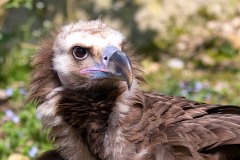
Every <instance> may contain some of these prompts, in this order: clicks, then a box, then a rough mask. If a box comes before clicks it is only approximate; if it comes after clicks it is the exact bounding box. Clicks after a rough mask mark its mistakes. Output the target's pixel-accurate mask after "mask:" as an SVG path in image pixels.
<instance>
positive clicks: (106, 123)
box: [37, 82, 143, 160]
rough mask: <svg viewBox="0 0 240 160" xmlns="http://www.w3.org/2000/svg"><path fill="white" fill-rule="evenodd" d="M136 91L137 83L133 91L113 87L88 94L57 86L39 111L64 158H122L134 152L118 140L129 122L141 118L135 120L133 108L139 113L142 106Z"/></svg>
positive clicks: (40, 106) (70, 159) (50, 136)
mask: <svg viewBox="0 0 240 160" xmlns="http://www.w3.org/2000/svg"><path fill="white" fill-rule="evenodd" d="M136 92H138V89H137V82H134V85H133V88H132V90H131V91H128V90H126V88H125V89H121V88H119V87H114V88H106V89H105V90H101V92H100V91H98V92H88V91H84V90H78V91H76V90H69V89H64V88H62V87H58V88H55V89H54V90H53V91H52V92H50V93H49V94H48V96H47V97H46V100H45V102H43V103H42V104H40V105H39V106H38V108H37V112H38V114H39V115H40V116H41V120H42V123H43V127H44V128H46V129H50V134H49V138H50V139H51V140H52V141H53V142H54V144H55V146H56V147H57V148H58V149H59V150H60V152H61V153H62V155H63V157H64V158H66V159H68V160H78V159H79V157H83V158H84V159H116V157H117V158H120V159H121V158H123V157H122V155H123V153H126V152H130V151H131V150H129V146H128V147H126V146H123V145H122V144H123V143H122V142H119V139H122V141H124V136H121V134H122V133H120V132H121V131H122V128H124V125H129V124H127V123H125V122H126V121H129V120H130V119H131V120H132V122H133V123H134V122H135V121H137V120H138V117H139V116H135V117H136V118H135V119H133V118H132V115H131V113H130V112H131V109H133V108H130V106H134V107H136V108H138V111H139V110H141V108H142V104H143V103H142V97H141V96H136ZM133 95H135V96H133ZM138 95H141V94H140V93H138ZM134 114H136V112H134ZM138 114H139V113H138ZM139 115H140V114H139ZM124 123H125V124H124ZM129 123H131V121H130V122H129ZM117 144H121V145H119V146H118V145H117ZM113 148H115V149H113ZM124 149H125V150H124ZM129 154H130V153H129ZM93 157H95V158H93Z"/></svg>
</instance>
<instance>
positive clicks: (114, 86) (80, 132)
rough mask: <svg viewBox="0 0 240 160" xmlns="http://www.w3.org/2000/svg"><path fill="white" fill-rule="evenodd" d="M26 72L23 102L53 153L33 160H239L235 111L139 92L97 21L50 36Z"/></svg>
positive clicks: (123, 57) (130, 69)
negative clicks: (31, 104) (32, 106)
mask: <svg viewBox="0 0 240 160" xmlns="http://www.w3.org/2000/svg"><path fill="white" fill-rule="evenodd" d="M33 66H34V70H33V75H32V81H31V84H30V96H29V100H31V101H35V102H36V103H37V112H38V113H39V114H40V115H41V120H42V124H43V128H45V129H48V130H49V138H50V140H52V141H53V143H54V145H55V148H56V150H53V151H49V152H46V153H45V154H43V155H42V156H40V157H39V158H38V160H43V159H48V160H83V159H84V160H100V159H101V160H179V159H180V160H181V159H182V160H226V159H236V160H237V159H240V154H239V149H240V108H238V107H235V106H222V105H210V104H205V103H200V102H195V101H191V100H188V99H185V98H183V97H172V96H166V95H158V94H154V93H148V92H144V91H142V90H140V89H139V87H138V85H139V84H140V83H141V82H142V81H144V80H143V78H142V77H141V75H140V74H141V71H140V70H139V66H138V61H137V58H136V56H134V54H133V53H132V52H131V50H130V48H129V47H128V45H127V43H126V42H125V40H124V37H123V36H122V34H121V33H119V32H118V31H116V30H114V29H112V28H111V27H109V26H107V25H105V24H103V23H102V22H100V21H99V20H96V21H89V22H86V21H80V22H78V23H76V24H69V25H67V26H65V27H62V28H60V29H58V30H56V31H55V32H54V33H53V34H52V35H51V36H50V37H49V38H47V39H46V40H45V41H43V42H42V43H41V46H40V48H39V50H38V51H37V53H36V55H35V57H34V59H33Z"/></svg>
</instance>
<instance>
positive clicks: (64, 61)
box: [52, 21, 133, 90]
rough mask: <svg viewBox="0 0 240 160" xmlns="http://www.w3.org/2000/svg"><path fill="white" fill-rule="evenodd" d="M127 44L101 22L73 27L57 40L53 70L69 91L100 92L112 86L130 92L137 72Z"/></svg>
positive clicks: (63, 29)
mask: <svg viewBox="0 0 240 160" xmlns="http://www.w3.org/2000/svg"><path fill="white" fill-rule="evenodd" d="M123 45H124V36H123V35H122V34H121V33H119V32H118V31H116V30H114V29H112V28H110V27H109V26H107V25H105V24H103V23H101V22H100V21H90V22H79V23H76V24H70V25H68V26H65V27H63V28H61V29H60V30H59V33H58V34H57V36H56V39H55V40H54V44H53V46H52V50H53V57H52V66H53V70H54V71H56V73H57V75H58V78H59V80H60V82H61V84H62V86H64V87H66V88H70V89H83V88H84V89H97V88H102V87H104V88H105V87H108V86H109V84H111V85H112V86H119V85H121V86H122V87H126V86H127V88H128V89H129V90H130V89H131V85H132V79H133V69H132V64H131V61H130V59H129V57H128V55H127V54H128V53H127V52H126V51H125V50H124V48H123ZM122 81H125V82H126V84H123V83H122ZM121 83H122V84H121Z"/></svg>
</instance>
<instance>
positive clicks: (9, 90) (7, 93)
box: [6, 88, 13, 97]
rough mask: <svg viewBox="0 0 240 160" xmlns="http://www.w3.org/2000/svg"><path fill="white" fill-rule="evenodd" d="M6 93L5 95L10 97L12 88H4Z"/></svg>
mask: <svg viewBox="0 0 240 160" xmlns="http://www.w3.org/2000/svg"><path fill="white" fill-rule="evenodd" d="M6 95H7V96H8V97H11V96H12V95H13V89H12V88H8V89H6Z"/></svg>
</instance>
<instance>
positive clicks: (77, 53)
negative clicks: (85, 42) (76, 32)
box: [73, 47, 87, 59]
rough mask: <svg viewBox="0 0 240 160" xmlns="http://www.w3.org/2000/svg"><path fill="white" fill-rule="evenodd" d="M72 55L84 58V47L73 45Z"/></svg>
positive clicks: (85, 54)
mask: <svg viewBox="0 0 240 160" xmlns="http://www.w3.org/2000/svg"><path fill="white" fill-rule="evenodd" d="M73 55H74V57H75V58H77V59H84V58H86V56H87V51H86V49H85V48H82V47H75V48H73Z"/></svg>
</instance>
